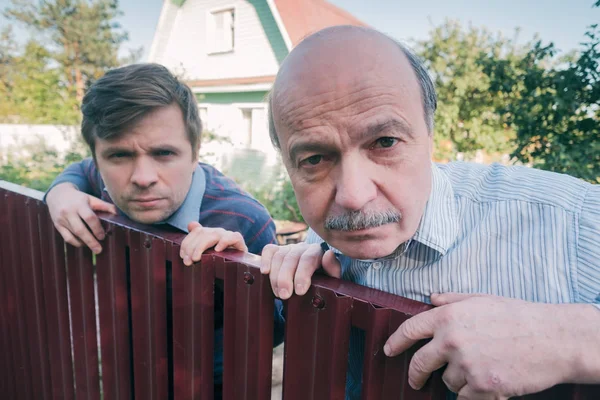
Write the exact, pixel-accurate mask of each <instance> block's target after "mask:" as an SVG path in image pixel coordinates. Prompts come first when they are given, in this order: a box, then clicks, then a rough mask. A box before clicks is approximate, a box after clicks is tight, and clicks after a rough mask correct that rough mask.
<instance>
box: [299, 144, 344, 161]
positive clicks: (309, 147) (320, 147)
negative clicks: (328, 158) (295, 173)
mask: <svg viewBox="0 0 600 400" xmlns="http://www.w3.org/2000/svg"><path fill="white" fill-rule="evenodd" d="M334 150H335V149H334V146H331V145H328V144H325V143H311V142H304V143H303V142H300V143H294V144H292V145H291V146H290V151H289V154H290V160H292V161H294V162H295V161H296V157H298V155H299V154H300V153H309V152H310V153H313V152H314V153H331V152H332V151H334Z"/></svg>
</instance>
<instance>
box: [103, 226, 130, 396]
mask: <svg viewBox="0 0 600 400" xmlns="http://www.w3.org/2000/svg"><path fill="white" fill-rule="evenodd" d="M105 231H106V234H107V236H106V239H105V241H104V243H103V251H102V253H101V254H99V255H98V257H97V258H96V274H97V279H98V312H99V320H100V350H101V355H102V390H103V395H104V398H105V399H115V400H128V399H133V394H132V382H133V376H132V374H131V347H130V343H129V339H130V337H129V333H130V332H129V304H128V295H127V292H128V288H127V254H126V253H127V251H126V244H127V243H126V235H125V230H124V229H123V228H121V227H118V226H112V227H111V226H108V227H105Z"/></svg>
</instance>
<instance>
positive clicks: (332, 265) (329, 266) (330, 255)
mask: <svg viewBox="0 0 600 400" xmlns="http://www.w3.org/2000/svg"><path fill="white" fill-rule="evenodd" d="M323 269H324V270H325V272H326V273H327V275H329V276H333V277H334V278H341V277H342V266H341V265H340V262H339V261H338V259H337V257H336V256H335V253H334V252H333V251H331V250H327V251H326V252H325V254H324V255H323Z"/></svg>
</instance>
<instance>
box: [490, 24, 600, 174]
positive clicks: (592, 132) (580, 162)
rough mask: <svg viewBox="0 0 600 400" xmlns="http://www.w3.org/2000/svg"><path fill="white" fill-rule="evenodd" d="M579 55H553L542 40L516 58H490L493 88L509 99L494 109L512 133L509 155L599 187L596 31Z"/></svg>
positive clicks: (599, 33)
mask: <svg viewBox="0 0 600 400" xmlns="http://www.w3.org/2000/svg"><path fill="white" fill-rule="evenodd" d="M586 39H587V40H586V41H585V42H584V43H582V48H581V51H580V52H579V53H577V54H574V55H567V56H563V57H560V58H559V57H557V54H556V53H557V51H556V49H555V48H554V46H553V45H552V44H549V45H543V44H542V43H541V42H540V41H538V42H537V43H535V45H534V46H533V47H532V48H531V49H530V50H529V51H528V52H527V54H526V55H525V56H524V57H522V58H520V59H518V60H509V59H496V58H489V59H488V60H487V62H486V66H485V69H486V71H487V74H488V75H489V76H490V78H491V81H492V85H491V90H492V91H494V92H496V93H499V94H500V95H502V96H505V97H507V98H508V99H509V101H507V102H506V103H505V104H504V105H503V106H501V107H499V108H498V114H499V115H501V117H502V120H503V121H504V123H505V124H506V125H507V126H510V127H511V128H512V129H514V130H515V131H516V138H515V144H516V147H515V150H514V152H513V153H512V156H513V157H515V158H516V159H517V160H519V161H521V162H523V163H526V164H529V165H532V166H534V167H538V168H542V169H546V170H550V171H555V172H561V173H566V174H570V175H573V176H576V177H579V178H582V179H585V180H587V181H590V182H594V183H600V63H599V60H600V30H598V26H597V25H593V26H591V27H590V28H589V30H588V32H587V33H586Z"/></svg>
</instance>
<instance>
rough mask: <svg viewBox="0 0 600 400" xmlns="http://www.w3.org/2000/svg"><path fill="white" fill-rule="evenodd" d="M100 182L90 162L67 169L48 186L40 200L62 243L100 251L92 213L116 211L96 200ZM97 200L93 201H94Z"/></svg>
mask: <svg viewBox="0 0 600 400" xmlns="http://www.w3.org/2000/svg"><path fill="white" fill-rule="evenodd" d="M101 186H102V184H101V180H100V177H99V174H98V173H97V171H96V169H95V166H94V164H93V161H92V160H91V159H85V160H83V161H81V162H78V163H74V164H71V165H69V166H68V167H67V168H66V169H65V170H64V171H63V172H62V173H61V174H60V175H59V176H58V177H57V178H56V179H55V180H54V182H52V185H50V188H49V189H48V191H47V192H46V195H45V196H44V201H45V202H46V204H47V205H48V210H49V211H50V217H51V218H52V222H53V223H54V226H55V227H56V229H57V230H58V232H59V233H60V234H61V236H62V237H63V239H64V240H65V242H67V243H69V244H71V245H73V246H76V247H80V246H82V245H86V246H88V247H89V248H90V249H91V250H92V251H93V252H94V253H95V254H98V253H100V252H101V251H102V246H101V245H100V242H99V241H100V240H102V239H104V236H105V233H104V229H103V228H102V225H101V223H100V219H99V218H98V216H97V215H96V211H103V212H109V213H113V214H117V208H116V207H115V206H114V205H113V204H110V203H107V202H105V201H102V200H100V198H99V197H100V194H101V193H100V190H101ZM96 196H97V197H96Z"/></svg>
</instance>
